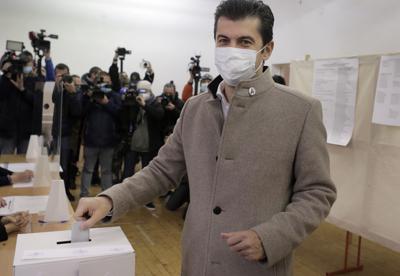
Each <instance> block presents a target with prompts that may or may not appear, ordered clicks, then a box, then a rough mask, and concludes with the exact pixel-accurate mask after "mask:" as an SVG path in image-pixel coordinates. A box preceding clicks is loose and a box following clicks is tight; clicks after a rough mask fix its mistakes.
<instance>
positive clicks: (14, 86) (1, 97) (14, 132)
mask: <svg viewBox="0 0 400 276" xmlns="http://www.w3.org/2000/svg"><path fill="white" fill-rule="evenodd" d="M32 67H33V62H32V59H30V58H29V57H28V56H27V55H26V54H24V53H22V54H20V55H19V56H18V57H17V56H14V57H13V56H11V55H10V54H9V53H6V55H5V56H3V58H2V62H1V68H2V71H3V75H2V76H1V80H0V154H14V152H15V150H16V151H17V153H18V154H25V153H26V151H27V149H28V143H29V137H30V135H31V134H32V116H33V115H34V114H33V112H34V108H33V107H34V93H33V90H32V86H31V85H29V82H28V81H27V78H28V76H29V74H30V73H31V72H32Z"/></svg>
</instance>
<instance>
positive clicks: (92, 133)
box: [80, 72, 121, 197]
mask: <svg viewBox="0 0 400 276" xmlns="http://www.w3.org/2000/svg"><path fill="white" fill-rule="evenodd" d="M92 73H93V72H92ZM90 75H91V72H89V78H90ZM82 88H83V87H82ZM83 91H84V95H83V110H84V118H85V119H84V128H83V137H84V141H83V144H84V167H83V173H82V182H81V193H80V196H81V197H86V196H89V186H90V183H91V180H92V174H93V170H94V167H95V164H96V161H97V159H99V164H100V167H101V187H102V189H103V190H105V189H107V188H109V187H111V186H112V173H111V168H112V157H113V152H114V147H115V145H116V143H117V141H118V137H117V119H118V112H119V109H120V107H121V99H120V97H119V95H118V93H117V92H114V91H112V88H111V78H110V76H109V74H107V73H106V72H100V73H99V74H98V79H97V80H96V81H94V82H93V85H91V86H89V87H87V88H84V89H83Z"/></svg>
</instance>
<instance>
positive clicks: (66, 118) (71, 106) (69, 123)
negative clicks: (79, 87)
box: [51, 85, 82, 137]
mask: <svg viewBox="0 0 400 276" xmlns="http://www.w3.org/2000/svg"><path fill="white" fill-rule="evenodd" d="M61 93H62V94H63V98H62V118H61V119H62V121H61V136H62V137H68V136H71V135H72V127H73V126H74V125H75V123H76V122H77V121H78V120H80V118H81V115H82V93H81V92H80V91H77V92H76V93H68V92H67V91H65V90H64V91H61V89H60V88H59V87H58V86H57V85H56V86H55V87H54V90H53V95H52V100H53V103H54V113H53V125H52V130H51V134H52V135H53V137H58V136H59V131H60V106H61Z"/></svg>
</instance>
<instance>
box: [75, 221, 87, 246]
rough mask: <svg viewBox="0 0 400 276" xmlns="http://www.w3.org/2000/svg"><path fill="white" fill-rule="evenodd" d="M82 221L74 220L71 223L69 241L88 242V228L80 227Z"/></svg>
mask: <svg viewBox="0 0 400 276" xmlns="http://www.w3.org/2000/svg"><path fill="white" fill-rule="evenodd" d="M81 224H82V221H76V222H74V224H72V228H71V242H88V241H89V239H90V237H89V229H86V230H82V229H81Z"/></svg>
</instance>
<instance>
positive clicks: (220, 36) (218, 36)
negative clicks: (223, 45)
mask: <svg viewBox="0 0 400 276" xmlns="http://www.w3.org/2000/svg"><path fill="white" fill-rule="evenodd" d="M217 38H227V39H229V37H227V36H226V35H223V34H219V35H217Z"/></svg>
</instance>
